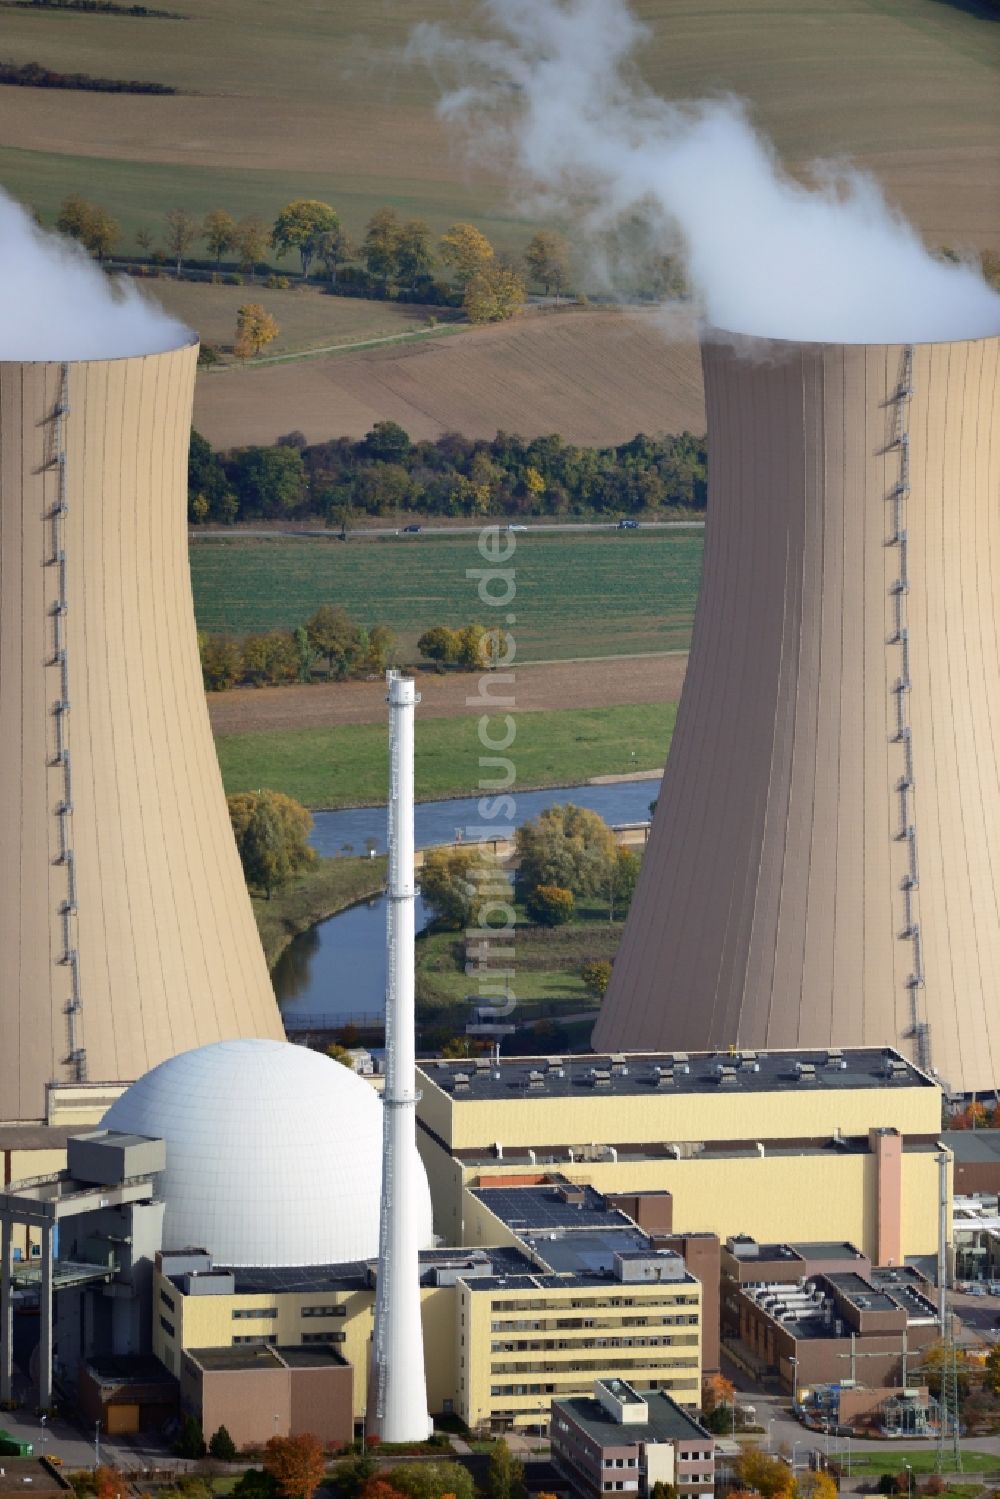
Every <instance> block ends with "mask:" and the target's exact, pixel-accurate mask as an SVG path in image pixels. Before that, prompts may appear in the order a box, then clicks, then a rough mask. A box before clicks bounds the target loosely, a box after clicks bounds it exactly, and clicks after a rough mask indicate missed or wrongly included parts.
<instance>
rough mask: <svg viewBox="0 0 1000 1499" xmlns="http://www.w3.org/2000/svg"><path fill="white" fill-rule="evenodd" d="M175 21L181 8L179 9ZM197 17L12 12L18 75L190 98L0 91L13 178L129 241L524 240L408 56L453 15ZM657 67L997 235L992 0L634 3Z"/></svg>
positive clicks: (443, 4) (203, 13)
mask: <svg viewBox="0 0 1000 1499" xmlns="http://www.w3.org/2000/svg"><path fill="white" fill-rule="evenodd" d="M170 8H174V0H172V3H171V7H170ZM176 8H177V9H178V10H180V11H182V12H184V13H185V14H186V15H187V16H188V19H186V20H183V21H172V20H155V19H138V18H130V17H127V16H113V15H101V14H97V13H91V14H86V13H80V12H70V11H61V12H60V11H57V10H44V9H38V8H32V9H16V8H14V9H8V10H5V11H4V18H3V29H4V55H5V57H8V58H10V60H11V61H13V62H18V63H21V62H28V61H38V62H40V63H42V64H43V65H45V66H48V67H52V68H56V69H64V70H82V71H87V72H91V73H94V74H98V75H100V76H103V77H116V78H140V79H150V80H154V81H159V82H164V83H168V84H170V85H172V86H174V87H176V88H178V89H180V90H181V91H182V92H181V93H179V94H178V95H176V96H173V97H161V98H149V97H146V96H141V95H114V96H107V95H94V94H87V93H81V92H76V91H72V90H66V91H57V90H41V89H27V88H13V87H7V88H4V89H2V90H0V95H2V97H0V137H2V139H3V141H4V149H3V150H2V152H0V180H2V181H3V182H4V183H5V184H6V186H7V187H8V188H9V189H10V190H11V191H13V192H14V193H15V194H17V195H18V196H21V197H24V198H25V199H26V200H28V201H30V202H33V203H35V204H37V205H38V206H40V207H41V208H42V210H43V211H44V212H45V213H46V214H51V213H52V211H53V210H54V209H55V207H56V206H57V205H58V203H59V201H60V199H61V198H62V196H64V195H65V194H66V193H68V192H71V191H81V190H82V191H84V192H85V193H86V194H87V195H88V196H91V197H93V198H95V199H97V200H99V201H103V202H104V203H105V204H106V206H107V207H108V208H109V209H110V210H111V211H112V213H114V214H115V215H116V217H118V218H119V219H120V220H121V222H122V225H123V228H124V229H125V232H126V238H127V239H130V238H131V236H132V234H133V233H134V231H135V229H136V228H137V227H139V225H140V224H142V225H145V226H146V227H155V226H157V225H158V222H159V216H160V215H161V214H162V211H163V209H165V208H168V207H171V206H176V205H178V204H184V205H185V206H187V207H188V208H190V209H191V210H192V211H197V212H203V211H204V210H205V209H207V208H209V207H213V206H228V207H229V208H230V209H231V210H232V211H233V212H234V213H236V214H237V215H240V214H244V213H249V212H258V213H261V214H262V215H263V216H264V217H266V218H269V219H270V218H272V217H273V216H274V214H275V212H276V211H277V209H278V208H279V207H280V206H281V204H282V203H284V202H286V201H287V200H288V199H289V198H290V197H293V196H305V195H308V196H318V197H321V198H324V199H327V200H328V201H331V202H333V203H334V204H335V205H336V206H337V207H338V208H339V209H340V210H341V213H342V215H343V218H344V221H345V223H346V225H347V227H348V230H349V231H350V232H351V233H352V234H354V235H357V234H358V233H359V231H360V229H361V227H362V225H363V224H364V222H365V220H366V219H367V218H368V216H369V215H370V213H371V212H372V210H373V209H374V208H375V207H376V206H378V205H380V204H383V203H393V204H395V205H396V206H398V207H399V208H400V209H401V210H402V211H403V212H404V213H408V214H419V215H420V216H421V217H424V218H426V219H427V220H428V221H429V222H430V223H431V226H432V228H434V229H435V230H440V229H441V228H443V227H444V226H445V225H446V224H447V223H448V222H449V221H451V220H452V219H455V218H458V217H463V218H466V217H471V218H474V219H476V220H477V221H479V222H480V223H481V225H482V227H483V228H484V229H485V230H486V231H487V232H488V233H490V234H491V236H493V237H495V238H496V239H497V240H498V241H499V242H500V243H501V244H502V245H504V246H505V247H507V246H513V245H516V244H518V243H522V244H523V242H524V239H525V238H526V234H525V231H524V228H523V225H522V221H521V220H520V218H519V214H518V211H517V209H516V207H515V206H514V205H513V204H512V202H511V199H512V195H511V194H510V192H509V190H508V188H507V187H506V185H505V184H504V183H503V182H502V180H501V179H500V178H499V177H498V176H494V177H492V178H491V176H490V175H489V172H490V168H489V164H488V163H487V162H483V161H481V162H479V163H478V164H477V167H476V170H472V169H471V167H470V163H469V160H468V157H467V155H466V153H465V152H464V151H463V150H462V149H461V145H460V144H459V143H457V142H456V141H455V140H454V138H452V137H449V135H448V134H447V132H446V130H445V128H444V127H443V126H442V124H441V123H440V122H439V121H438V120H437V119H436V117H435V114H434V104H435V101H436V98H437V93H438V87H439V81H438V79H437V78H436V77H435V76H434V74H433V73H432V71H431V70H430V69H428V68H427V67H424V66H419V65H413V64H411V63H409V62H407V60H406V57H405V49H406V43H407V39H408V36H409V34H410V30H411V28H412V26H413V24H414V23H415V22H416V21H418V20H432V21H439V22H441V23H442V24H443V25H445V26H446V27H447V28H448V29H449V30H450V31H452V32H455V31H459V32H461V33H463V34H468V32H469V31H470V30H471V29H473V28H474V27H475V26H476V24H477V22H478V12H477V10H476V8H474V7H472V6H469V5H462V6H456V5H455V4H454V0H419V4H416V5H414V4H402V3H401V0H378V3H376V4H374V5H373V4H372V3H371V0H340V3H339V4H337V5H330V6H319V5H316V4H315V3H314V0H286V3H284V4H282V5H275V4H273V3H270V0H198V4H197V5H195V4H193V3H191V0H176ZM635 9H636V10H637V12H638V13H639V14H640V15H641V16H642V17H643V18H644V19H645V20H646V21H647V22H648V23H649V25H650V26H651V29H652V30H651V36H650V38H649V41H648V42H647V43H646V44H645V45H644V46H643V48H642V51H641V57H640V64H641V67H642V70H643V72H644V74H645V76H646V78H647V80H648V82H649V83H650V84H651V85H652V87H653V88H654V89H656V90H657V91H659V92H661V93H663V94H664V95H665V96H667V97H670V98H674V99H685V98H690V97H692V96H697V95H704V94H706V93H709V94H715V95H718V94H720V93H724V92H732V93H734V94H737V95H739V96H741V97H745V98H748V99H749V100H750V101H751V102H752V106H753V112H754V117H755V119H757V120H758V121H759V122H760V123H761V125H762V126H763V127H764V129H765V130H767V131H768V132H769V133H770V134H771V135H773V137H774V139H775V141H776V143H777V145H778V148H779V150H780V151H781V153H782V154H783V156H784V157H785V158H786V159H789V160H792V161H796V162H799V163H805V162H807V161H809V160H810V159H812V158H813V157H814V156H816V155H819V154H823V155H828V156H845V157H846V156H851V157H854V158H856V159H860V160H861V161H862V162H865V161H866V160H867V161H868V162H869V163H870V164H871V165H872V166H874V167H875V169H876V170H877V171H879V173H880V174H881V175H882V176H883V177H884V178H885V180H887V182H888V184H889V187H890V191H891V192H892V193H893V195H894V196H895V197H896V198H897V199H898V200H899V201H900V202H901V203H902V204H903V206H904V208H905V209H906V210H907V211H908V212H909V213H910V214H911V215H912V216H913V217H914V218H915V219H916V220H917V222H918V224H919V225H920V226H921V228H923V229H924V231H925V232H926V233H927V234H928V235H929V236H930V237H931V238H932V241H935V242H936V241H940V240H941V239H945V238H952V239H954V240H956V241H958V242H962V241H966V240H971V241H972V242H973V243H983V242H987V243H988V242H989V241H990V239H992V238H994V237H995V236H996V233H997V226H998V222H1000V206H998V204H997V201H996V199H997V194H996V187H995V184H996V172H997V154H996V142H995V137H996V127H997V122H998V101H997V90H996V82H995V76H994V71H993V70H994V69H995V66H996V63H997V48H998V40H1000V39H998V31H1000V28H998V27H997V26H996V24H995V10H994V9H991V8H990V6H989V5H988V4H987V3H986V0H951V3H948V0H635Z"/></svg>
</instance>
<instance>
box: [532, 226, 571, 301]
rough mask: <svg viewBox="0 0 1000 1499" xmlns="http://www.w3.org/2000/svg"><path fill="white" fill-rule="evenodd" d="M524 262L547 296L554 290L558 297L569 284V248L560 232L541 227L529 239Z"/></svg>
mask: <svg viewBox="0 0 1000 1499" xmlns="http://www.w3.org/2000/svg"><path fill="white" fill-rule="evenodd" d="M524 259H525V264H526V265H527V267H528V269H529V271H530V272H531V274H532V276H533V277H534V278H535V280H536V281H537V282H539V283H540V284H541V286H542V288H543V289H544V292H545V295H546V296H548V294H549V292H550V291H554V292H555V294H556V297H557V299H558V297H559V296H560V295H561V294H562V292H564V291H565V290H566V287H567V286H568V285H569V277H570V248H569V245H568V243H567V242H566V240H565V239H563V237H562V235H561V234H556V233H555V232H554V231H553V230H550V229H542V230H540V231H539V233H538V234H536V235H535V237H534V239H532V240H531V241H530V243H529V244H528V247H527V249H526V250H525V252H524Z"/></svg>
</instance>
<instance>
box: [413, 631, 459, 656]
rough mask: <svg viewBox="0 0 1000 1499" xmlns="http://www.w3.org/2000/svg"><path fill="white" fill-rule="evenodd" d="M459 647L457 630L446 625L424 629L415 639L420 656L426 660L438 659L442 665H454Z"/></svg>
mask: <svg viewBox="0 0 1000 1499" xmlns="http://www.w3.org/2000/svg"><path fill="white" fill-rule="evenodd" d="M461 649H462V642H461V640H460V638H459V632H458V631H457V630H452V629H450V628H449V627H448V626H447V625H434V626H433V627H432V628H431V629H429V630H425V631H424V633H423V634H422V635H421V636H420V638H419V640H418V641H417V650H418V651H419V652H420V654H421V655H422V656H425V657H426V658H427V660H428V661H440V662H441V664H442V665H443V666H454V664H455V663H456V661H457V660H458V658H459V654H460V653H461Z"/></svg>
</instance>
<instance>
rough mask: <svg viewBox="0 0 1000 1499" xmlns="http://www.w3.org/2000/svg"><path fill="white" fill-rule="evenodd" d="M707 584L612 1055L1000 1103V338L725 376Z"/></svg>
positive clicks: (762, 343) (606, 1035)
mask: <svg viewBox="0 0 1000 1499" xmlns="http://www.w3.org/2000/svg"><path fill="white" fill-rule="evenodd" d="M703 361H704V368H705V392H706V405H707V412H708V440H709V505H708V519H707V525H706V533H705V569H704V578H703V581H702V587H701V594H700V597H699V600H698V612H697V616H696V619H695V628H694V639H693V642H692V647H691V657H690V662H689V665H688V672H687V678H686V680H685V683H684V693H683V697H682V700H681V705H680V710H679V713H678V717H677V729H676V732H675V735H674V740H673V744H672V746H671V749H670V761H669V764H668V766H667V771H666V775H665V777H664V782H663V790H662V793H661V795H660V798H659V801H658V804H657V808H656V814H655V817H654V820H653V827H652V832H651V836H650V840H649V848H648V850H647V852H646V855H645V858H644V859H643V865H642V873H641V875H640V878H639V884H638V888H637V890H636V894H635V898H634V900H633V902H632V907H631V910H630V912H629V917H628V922H627V925H626V928H625V932H624V934H623V937H622V943H621V948H620V950H619V953H618V956H617V958H616V959H615V967H614V973H613V975H612V978H611V983H610V985H609V987H608V992H607V995H606V996H605V999H604V1002H603V1005H602V1007H601V1013H600V1017H599V1019H598V1022H597V1026H596V1029H595V1032H594V1045H595V1047H596V1048H597V1049H598V1050H600V1051H609V1050H611V1051H639V1050H662V1049H664V1048H668V1047H669V1048H683V1049H684V1050H687V1051H705V1050H714V1049H717V1048H728V1047H731V1046H735V1047H749V1048H760V1047H765V1046H766V1047H795V1046H815V1047H820V1046H872V1045H884V1046H891V1047H899V1048H901V1049H902V1050H904V1051H906V1052H908V1053H909V1055H910V1056H911V1057H912V1058H913V1060H914V1061H915V1062H916V1063H917V1065H918V1066H921V1067H923V1068H925V1069H926V1070H928V1071H932V1072H934V1073H936V1074H937V1076H938V1077H939V1078H940V1079H941V1080H942V1082H944V1083H945V1084H946V1085H947V1086H949V1087H950V1088H951V1089H953V1090H954V1091H956V1092H969V1091H971V1090H974V1089H986V1088H989V1089H992V1088H995V1087H996V1086H997V1084H998V1082H1000V1003H998V998H1000V736H998V730H1000V670H998V665H1000V607H998V600H1000V399H998V398H1000V338H998V337H986V338H980V339H968V340H964V341H957V342H952V343H934V344H930V343H925V344H919V343H918V344H914V345H912V346H907V345H900V344H896V345H889V344H819V343H801V344H794V343H787V342H786V343H781V342H771V341H768V340H765V339H750V338H744V339H739V338H733V337H727V336H723V335H719V336H716V337H714V338H710V339H709V340H707V341H706V342H705V344H704V347H703Z"/></svg>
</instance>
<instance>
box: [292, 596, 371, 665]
mask: <svg viewBox="0 0 1000 1499" xmlns="http://www.w3.org/2000/svg"><path fill="white" fill-rule="evenodd" d="M305 629H306V635H307V637H308V639H309V644H310V645H311V646H312V648H313V650H314V651H315V652H316V654H317V655H318V656H325V657H326V661H327V666H328V668H329V672H330V675H331V676H336V677H346V676H347V675H348V674H349V673H350V672H352V671H354V670H356V668H357V667H358V666H359V665H361V664H362V663H363V661H364V656H365V647H366V644H367V642H366V641H365V640H364V638H363V636H362V632H361V631H360V630H359V629H358V627H357V625H355V624H353V623H352V621H351V619H350V618H349V616H348V613H347V610H346V609H345V608H344V607H343V605H342V604H321V605H320V607H319V608H318V609H317V610H316V612H315V614H313V615H312V616H311V618H309V619H307V620H306V625H305Z"/></svg>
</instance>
